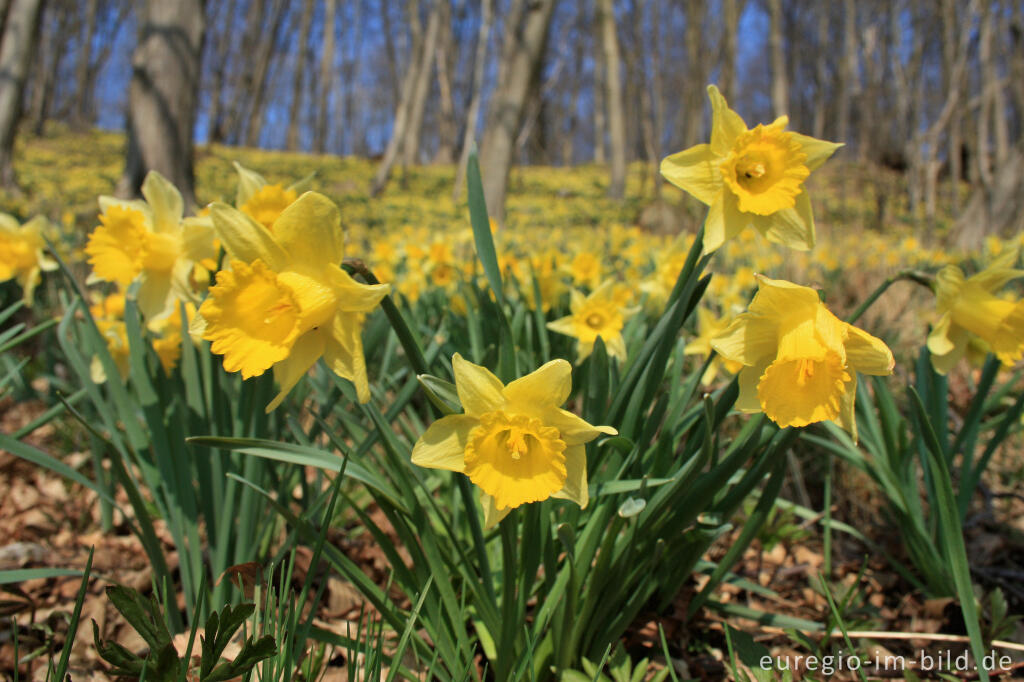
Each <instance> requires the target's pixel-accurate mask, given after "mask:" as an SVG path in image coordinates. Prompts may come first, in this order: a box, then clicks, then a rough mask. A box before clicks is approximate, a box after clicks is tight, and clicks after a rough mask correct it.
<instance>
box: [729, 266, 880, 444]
mask: <svg viewBox="0 0 1024 682" xmlns="http://www.w3.org/2000/svg"><path fill="white" fill-rule="evenodd" d="M757 281H758V291H757V294H756V295H755V296H754V300H753V301H751V303H750V307H749V308H748V311H747V312H745V313H743V314H741V315H740V316H739V317H737V318H736V320H734V321H733V323H732V324H730V325H729V327H728V328H727V329H726V330H725V331H724V332H722V334H721V335H719V336H717V337H715V338H714V339H712V341H711V346H712V347H713V348H714V349H715V351H717V352H718V353H719V354H720V355H721V356H722V357H723V358H725V359H726V360H731V361H734V362H739V363H742V364H743V369H741V370H740V373H739V384H740V395H739V399H738V400H737V402H736V406H737V408H739V409H740V410H742V411H744V412H764V413H765V414H766V415H768V418H769V419H771V420H772V421H774V422H775V423H777V424H778V425H779V426H783V427H786V426H806V425H807V424H813V423H815V422H820V421H827V420H831V421H835V422H837V423H838V424H839V425H840V426H842V427H843V428H844V429H846V431H848V432H849V433H850V434H851V435H852V436H853V438H854V439H856V437H857V423H856V420H855V416H854V400H855V399H856V396H857V372H861V373H863V374H873V375H877V376H884V375H887V374H891V373H892V370H893V366H894V361H893V356H892V351H890V350H889V347H888V346H886V345H885V343H883V342H882V341H881V340H880V339H878V338H876V337H874V336H872V335H870V334H868V333H867V332H864V331H862V330H860V329H858V328H857V327H854V326H852V325H850V324H847V323H846V322H843V321H842V320H840V319H839V318H837V317H836V316H835V315H833V314H832V313H831V312H829V310H828V309H827V308H826V307H825V306H824V305H823V304H822V303H821V300H820V299H819V298H818V294H817V292H816V291H814V290H813V289H811V288H809V287H802V286H798V285H796V284H792V283H791V282H786V281H783V280H772V279H768V278H767V277H764V276H761V275H758V277H757Z"/></svg>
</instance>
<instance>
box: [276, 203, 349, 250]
mask: <svg viewBox="0 0 1024 682" xmlns="http://www.w3.org/2000/svg"><path fill="white" fill-rule="evenodd" d="M274 236H275V237H276V238H277V241H278V243H279V244H280V245H281V246H282V247H283V248H284V250H285V251H287V252H288V255H289V256H290V257H291V261H292V263H293V264H295V266H296V267H299V268H302V267H311V268H319V267H322V266H324V265H326V264H328V263H330V264H333V265H338V264H339V263H341V259H342V257H343V255H344V250H345V241H344V239H345V238H344V233H343V232H342V230H341V213H340V212H339V211H338V207H337V205H336V204H335V203H334V202H333V201H331V200H330V199H328V198H327V197H325V196H324V195H323V194H319V193H317V192H306V193H305V194H303V195H302V196H301V197H299V198H298V199H296V200H295V201H293V202H292V203H291V204H289V205H288V207H287V208H285V209H284V210H283V211H282V212H281V215H280V216H278V218H277V220H276V221H274Z"/></svg>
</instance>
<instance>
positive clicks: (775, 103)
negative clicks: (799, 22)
mask: <svg viewBox="0 0 1024 682" xmlns="http://www.w3.org/2000/svg"><path fill="white" fill-rule="evenodd" d="M768 10H769V13H770V14H771V32H770V35H769V38H768V41H769V45H770V50H771V58H772V108H773V109H774V110H775V115H776V116H782V115H784V114H788V113H789V79H788V78H787V77H786V76H787V74H786V46H785V43H784V42H783V40H782V35H783V31H782V20H783V17H782V0H768Z"/></svg>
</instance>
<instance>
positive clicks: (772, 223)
mask: <svg viewBox="0 0 1024 682" xmlns="http://www.w3.org/2000/svg"><path fill="white" fill-rule="evenodd" d="M754 226H755V227H757V229H758V231H760V232H761V234H763V235H764V236H765V237H766V238H767V239H768V241H771V242H775V243H776V244H782V245H784V246H788V247H789V248H791V249H794V250H796V251H807V250H809V249H810V248H811V247H813V246H814V242H815V234H814V216H813V214H812V213H811V199H810V197H808V196H807V192H800V194H798V195H797V197H796V206H794V207H793V208H784V209H782V210H779V211H776V212H775V213H772V214H771V215H766V216H761V215H759V216H754Z"/></svg>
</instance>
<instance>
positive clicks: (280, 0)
mask: <svg viewBox="0 0 1024 682" xmlns="http://www.w3.org/2000/svg"><path fill="white" fill-rule="evenodd" d="M287 5H288V3H287V2H285V0H273V7H272V9H271V12H270V23H269V24H267V27H268V28H267V31H266V34H265V36H264V37H263V38H262V39H261V40H259V41H258V42H257V48H256V56H255V57H254V62H255V69H254V71H253V77H252V90H251V92H252V95H253V96H252V102H251V104H250V108H249V119H248V123H247V124H246V127H245V128H246V134H245V144H246V145H248V146H250V147H257V146H259V143H260V134H261V133H262V132H263V115H264V113H265V112H266V100H267V90H268V88H267V76H268V75H269V74H270V62H271V61H272V60H273V58H274V55H275V52H276V50H275V49H274V48H275V45H276V43H277V40H276V37H277V31H278V27H279V26H280V25H281V20H282V19H283V18H284V15H285V8H286V7H287Z"/></svg>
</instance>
